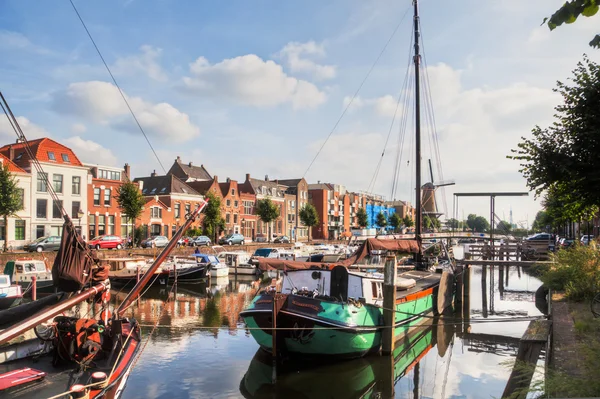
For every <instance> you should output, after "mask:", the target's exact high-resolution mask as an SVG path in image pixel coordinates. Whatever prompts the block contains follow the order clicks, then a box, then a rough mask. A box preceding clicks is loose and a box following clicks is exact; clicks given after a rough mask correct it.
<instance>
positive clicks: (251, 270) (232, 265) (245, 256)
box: [217, 251, 256, 276]
mask: <svg viewBox="0 0 600 399" xmlns="http://www.w3.org/2000/svg"><path fill="white" fill-rule="evenodd" d="M217 259H219V263H222V264H224V265H225V266H227V267H229V274H234V275H235V274H236V273H237V275H246V276H253V275H255V274H256V266H254V265H251V264H250V263H249V261H250V254H249V253H247V252H243V251H238V252H232V251H230V252H221V253H219V255H218V256H217Z"/></svg>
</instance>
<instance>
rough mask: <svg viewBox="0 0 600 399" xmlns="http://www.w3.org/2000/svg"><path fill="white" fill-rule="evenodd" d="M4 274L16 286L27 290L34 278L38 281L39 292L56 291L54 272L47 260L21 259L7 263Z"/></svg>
mask: <svg viewBox="0 0 600 399" xmlns="http://www.w3.org/2000/svg"><path fill="white" fill-rule="evenodd" d="M4 274H6V275H8V276H9V277H10V279H11V281H13V282H14V283H15V284H19V285H20V286H21V287H23V288H24V289H27V288H28V287H29V285H30V284H31V282H32V280H33V277H35V280H36V287H37V291H38V292H52V291H54V282H53V280H52V272H51V271H50V268H49V267H48V265H47V264H46V261H45V260H41V259H33V258H21V259H17V260H14V261H12V260H11V261H8V262H6V265H5V266H4Z"/></svg>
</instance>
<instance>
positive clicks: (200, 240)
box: [190, 236, 211, 247]
mask: <svg viewBox="0 0 600 399" xmlns="http://www.w3.org/2000/svg"><path fill="white" fill-rule="evenodd" d="M210 244H211V241H210V238H208V237H207V236H198V237H196V238H194V239H193V240H191V241H190V245H191V246H192V247H201V246H203V245H207V246H208V245H210Z"/></svg>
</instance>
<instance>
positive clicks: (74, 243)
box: [0, 93, 206, 398]
mask: <svg viewBox="0 0 600 399" xmlns="http://www.w3.org/2000/svg"><path fill="white" fill-rule="evenodd" d="M0 98H1V100H2V103H0V105H2V108H3V110H5V113H6V115H7V117H8V118H9V122H10V123H11V125H12V126H13V127H14V129H15V131H16V133H17V136H18V137H19V139H20V140H21V141H22V142H23V143H25V144H26V145H25V148H26V151H28V153H29V155H30V157H31V159H32V160H33V165H34V167H35V168H36V169H37V171H38V173H39V175H41V176H44V178H45V179H46V180H47V178H48V177H47V175H46V174H44V173H43V171H42V168H41V165H40V163H39V162H38V161H37V160H36V159H35V157H34V156H33V153H32V151H31V149H30V148H29V145H28V143H27V140H26V139H25V135H24V134H23V131H22V130H21V128H20V126H19V123H18V121H17V120H16V118H15V117H14V115H13V113H12V111H11V110H10V107H9V106H8V104H7V102H6V100H5V99H4V96H3V95H2V93H0ZM9 114H10V115H9ZM46 183H47V185H48V187H49V191H50V194H51V195H52V197H53V199H54V200H57V197H56V193H55V192H54V191H53V190H52V186H51V185H50V184H49V183H48V182H46ZM205 206H206V202H205V203H204V204H203V205H202V206H200V207H198V208H196V209H195V210H194V211H193V212H192V213H191V214H190V215H189V216H188V217H187V219H186V220H185V222H184V223H183V225H182V226H181V228H180V229H179V230H178V231H177V232H176V233H175V234H174V235H173V237H172V238H171V241H170V242H169V243H168V245H167V246H166V247H165V248H164V249H163V251H162V252H161V253H160V255H159V256H158V257H157V258H156V260H155V262H154V263H153V264H152V266H151V267H150V268H149V269H148V271H147V272H146V273H144V275H143V277H142V278H141V279H140V280H139V282H138V283H137V284H136V285H135V286H134V287H133V289H132V290H131V291H130V292H129V294H128V295H127V297H126V298H125V299H124V300H123V302H121V304H120V306H119V307H118V308H117V309H116V311H115V313H114V315H112V316H111V314H110V311H109V309H108V304H109V299H110V282H109V280H108V271H109V270H108V267H107V266H105V265H102V264H101V262H100V260H99V259H98V258H96V257H94V256H93V255H92V254H91V252H90V250H89V248H88V246H87V245H86V243H85V241H84V240H83V238H82V237H81V235H80V234H79V233H78V232H77V231H76V229H75V226H74V225H73V222H72V221H71V219H70V218H69V216H68V215H67V214H66V213H65V212H64V210H62V212H63V216H64V220H65V221H64V225H63V235H62V239H61V245H60V249H59V251H58V253H57V255H56V259H55V261H54V266H53V268H52V277H53V281H54V284H55V287H56V288H57V289H58V290H59V291H61V292H60V293H58V294H55V295H53V296H50V297H48V298H44V299H42V300H39V301H34V302H31V303H30V304H25V305H20V306H17V307H15V308H12V309H8V310H5V311H2V312H0V328H4V330H2V331H0V347H1V349H0V396H2V397H4V396H5V395H10V397H11V398H50V397H52V398H58V397H72V398H118V397H119V396H120V395H121V393H122V392H123V390H124V388H125V383H126V382H127V378H128V376H129V373H130V371H131V369H132V367H133V366H134V364H135V361H136V359H137V356H138V354H139V352H140V348H141V346H140V343H141V332H140V326H139V324H138V322H137V321H136V320H135V319H129V318H127V317H124V313H125V311H126V310H127V308H128V307H129V306H130V305H131V304H132V303H133V302H134V301H135V299H136V298H137V297H138V296H139V295H140V292H141V290H142V288H143V287H144V286H145V285H146V284H148V282H149V281H150V279H152V278H153V275H154V271H155V270H157V269H158V268H159V267H160V265H161V264H162V262H163V261H164V260H165V259H166V257H167V256H168V255H169V253H170V252H171V251H172V250H173V248H175V246H176V245H177V241H178V240H179V238H180V237H181V236H182V235H183V232H184V231H185V230H186V229H187V228H189V227H190V226H191V224H192V222H193V221H194V220H195V219H196V218H197V217H198V215H199V214H200V212H201V211H202V209H203V208H204V207H205ZM86 300H91V301H92V302H93V305H91V309H90V312H91V313H92V315H91V316H89V317H88V314H90V312H88V313H87V314H86V315H85V316H83V317H71V316H65V315H63V312H65V311H67V310H69V309H71V308H73V307H74V306H78V305H79V304H82V303H83V302H84V301H86ZM92 311H95V312H92ZM48 320H50V322H48ZM31 329H33V331H34V333H35V338H30V339H28V335H27V334H25V333H28V332H29V330H31ZM23 334H25V335H24V338H23ZM31 335H33V334H30V335H29V337H30V336H31Z"/></svg>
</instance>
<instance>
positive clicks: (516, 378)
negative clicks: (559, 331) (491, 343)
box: [502, 320, 552, 399]
mask: <svg viewBox="0 0 600 399" xmlns="http://www.w3.org/2000/svg"><path fill="white" fill-rule="evenodd" d="M551 328H552V321H550V320H533V321H531V322H530V323H529V326H528V327H527V330H526V331H525V334H523V336H522V337H521V340H520V341H519V351H518V352H517V359H516V360H515V366H514V368H513V371H512V373H510V378H509V379H508V382H507V383H506V387H505V388H504V393H503V394H502V397H503V398H508V397H510V398H511V399H524V398H525V397H526V396H527V391H528V388H529V386H530V384H531V379H532V378H533V373H534V372H535V365H536V363H537V360H538V358H539V357H540V353H541V352H542V349H543V348H546V346H547V343H548V339H549V336H550V332H551ZM546 356H548V354H546Z"/></svg>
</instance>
